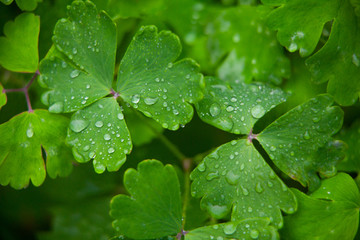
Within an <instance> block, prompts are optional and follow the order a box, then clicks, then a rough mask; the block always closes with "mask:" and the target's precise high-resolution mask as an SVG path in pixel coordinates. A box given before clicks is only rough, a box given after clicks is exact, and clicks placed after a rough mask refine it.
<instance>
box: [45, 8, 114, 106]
mask: <svg viewBox="0 0 360 240" xmlns="http://www.w3.org/2000/svg"><path fill="white" fill-rule="evenodd" d="M68 16H69V18H68V19H61V20H59V21H58V23H57V24H56V26H55V30H54V37H53V42H54V45H55V46H56V48H57V50H58V51H60V52H61V53H63V55H62V54H54V55H55V56H52V57H49V58H46V59H45V60H43V61H42V63H41V65H40V72H41V73H42V75H41V79H40V80H41V82H42V83H43V85H45V86H47V87H48V88H50V89H53V90H52V91H50V92H48V93H47V99H48V104H49V105H50V107H49V111H52V112H71V111H75V110H78V109H81V108H83V107H85V106H87V105H89V104H91V103H92V102H94V101H96V100H98V99H100V98H101V97H104V96H106V95H108V94H109V93H110V91H111V86H112V81H113V75H114V68H115V52H116V28H115V24H114V23H113V22H112V20H111V19H110V17H109V16H107V15H106V13H104V12H100V13H98V11H97V10H96V7H95V5H94V4H93V3H91V2H88V1H86V2H83V1H74V2H73V3H72V5H70V7H69V8H68ZM60 57H61V58H62V59H60Z"/></svg>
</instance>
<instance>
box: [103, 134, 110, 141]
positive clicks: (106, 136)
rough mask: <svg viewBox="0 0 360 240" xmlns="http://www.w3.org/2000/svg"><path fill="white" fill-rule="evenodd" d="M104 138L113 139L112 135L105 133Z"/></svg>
mask: <svg viewBox="0 0 360 240" xmlns="http://www.w3.org/2000/svg"><path fill="white" fill-rule="evenodd" d="M104 139H105V140H106V141H109V140H110V139H111V136H110V134H107V133H106V134H105V135H104Z"/></svg>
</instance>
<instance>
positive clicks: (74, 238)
mask: <svg viewBox="0 0 360 240" xmlns="http://www.w3.org/2000/svg"><path fill="white" fill-rule="evenodd" d="M109 201H110V199H109V198H100V199H91V200H86V201H84V202H83V203H81V204H72V205H69V206H67V205H65V206H61V207H58V208H55V209H52V210H51V212H52V213H53V215H54V220H53V224H52V225H53V226H52V230H51V231H50V232H42V233H40V234H38V239H39V240H61V239H68V240H78V239H88V240H91V239H93V240H106V239H110V237H113V236H115V235H116V232H115V230H114V229H113V228H112V226H111V218H110V216H109V215H108V214H106V213H107V212H108V211H109ZM104 213H105V214H104ZM90 226H91V227H90Z"/></svg>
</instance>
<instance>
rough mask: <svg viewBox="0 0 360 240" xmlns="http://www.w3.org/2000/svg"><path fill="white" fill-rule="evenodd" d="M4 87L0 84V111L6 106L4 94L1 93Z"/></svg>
mask: <svg viewBox="0 0 360 240" xmlns="http://www.w3.org/2000/svg"><path fill="white" fill-rule="evenodd" d="M3 90H4V87H3V86H2V85H1V83H0V109H1V108H2V107H3V106H4V105H5V104H6V102H7V98H6V93H5V92H4V91H3Z"/></svg>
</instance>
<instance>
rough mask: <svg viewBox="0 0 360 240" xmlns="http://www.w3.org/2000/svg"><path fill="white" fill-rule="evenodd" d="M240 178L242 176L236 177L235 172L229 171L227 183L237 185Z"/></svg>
mask: <svg viewBox="0 0 360 240" xmlns="http://www.w3.org/2000/svg"><path fill="white" fill-rule="evenodd" d="M239 178H240V175H236V174H235V173H234V172H233V171H229V172H228V173H227V174H226V177H225V179H226V181H227V182H228V183H229V184H231V185H235V184H236V183H237V182H238V180H239Z"/></svg>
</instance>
